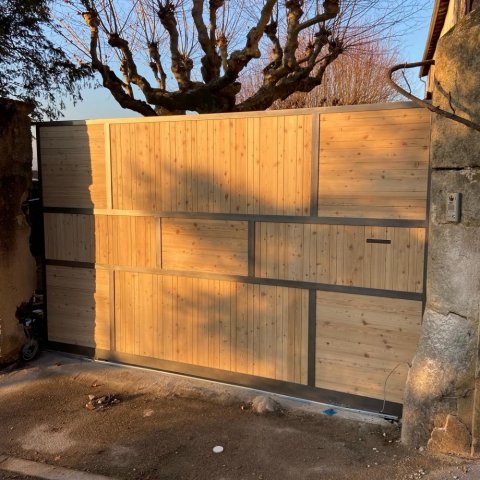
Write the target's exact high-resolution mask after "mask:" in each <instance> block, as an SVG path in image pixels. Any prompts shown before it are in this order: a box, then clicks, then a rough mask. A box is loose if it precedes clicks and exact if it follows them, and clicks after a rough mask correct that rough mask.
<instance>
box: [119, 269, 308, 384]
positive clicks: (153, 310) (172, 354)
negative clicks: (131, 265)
mask: <svg viewBox="0 0 480 480" xmlns="http://www.w3.org/2000/svg"><path fill="white" fill-rule="evenodd" d="M115 288H116V296H115V318H116V323H115V337H116V347H117V350H118V351H119V352H123V353H130V354H135V355H144V356H149V357H154V358H160V359H164V360H172V361H177V362H183V363H189V364H193V365H200V366H204V367H211V368H219V369H222V370H229V371H233V372H239V373H246V374H250V375H257V376H260V377H267V378H273V379H277V380H285V381H290V382H296V383H302V384H305V383H306V382H307V333H308V323H307V316H308V315H307V305H308V292H307V291H306V290H299V289H288V288H284V287H272V286H265V285H250V284H244V283H235V282H224V281H218V280H207V279H197V278H187V277H177V276H162V275H153V274H144V273H131V272H116V273H115Z"/></svg>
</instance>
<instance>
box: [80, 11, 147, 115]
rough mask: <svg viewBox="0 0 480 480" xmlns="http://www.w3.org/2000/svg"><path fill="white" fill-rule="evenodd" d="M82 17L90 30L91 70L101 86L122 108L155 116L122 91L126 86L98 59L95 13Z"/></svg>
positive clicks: (142, 104)
mask: <svg viewBox="0 0 480 480" xmlns="http://www.w3.org/2000/svg"><path fill="white" fill-rule="evenodd" d="M82 16H83V18H84V20H85V22H86V24H87V25H88V27H89V29H90V46H89V52H90V56H91V58H92V68H93V69H94V70H96V71H97V72H99V73H100V75H101V76H102V80H103V85H104V86H105V87H106V88H108V89H109V90H110V92H111V93H112V95H113V97H114V98H115V100H116V101H117V102H118V103H119V104H120V106H122V107H123V108H128V109H130V110H133V111H134V112H137V113H140V114H141V115H143V116H146V117H152V116H155V115H156V113H155V110H154V109H153V108H152V107H150V105H148V103H146V102H143V101H141V100H136V99H134V98H132V97H131V96H130V95H128V94H127V93H126V92H125V91H124V88H125V86H126V85H125V84H124V83H123V82H122V81H121V80H120V79H119V78H118V77H117V76H116V75H115V73H114V72H113V71H112V70H111V69H110V68H109V67H108V66H107V65H104V64H103V63H102V62H101V60H100V59H99V58H98V53H97V50H98V26H99V24H100V22H99V19H98V15H97V14H96V12H95V11H94V10H90V11H87V12H84V13H83V14H82Z"/></svg>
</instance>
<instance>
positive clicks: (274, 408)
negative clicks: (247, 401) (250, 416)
mask: <svg viewBox="0 0 480 480" xmlns="http://www.w3.org/2000/svg"><path fill="white" fill-rule="evenodd" d="M252 410H253V411H254V412H255V413H258V414H265V413H274V412H278V411H279V410H280V405H279V404H278V402H276V401H275V400H274V399H273V398H271V397H267V396H265V395H259V396H258V397H255V398H254V399H253V401H252Z"/></svg>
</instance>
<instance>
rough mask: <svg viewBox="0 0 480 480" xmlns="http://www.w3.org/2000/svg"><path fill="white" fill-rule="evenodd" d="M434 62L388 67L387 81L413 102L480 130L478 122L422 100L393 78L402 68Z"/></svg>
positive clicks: (432, 61)
mask: <svg viewBox="0 0 480 480" xmlns="http://www.w3.org/2000/svg"><path fill="white" fill-rule="evenodd" d="M434 64H435V60H425V61H424V62H415V63H402V64H400V65H394V66H393V67H391V68H389V69H388V72H387V81H388V83H389V84H390V86H391V87H392V88H394V89H395V90H396V91H397V92H399V93H401V94H402V95H403V96H404V97H407V98H409V99H410V100H412V101H413V102H415V103H416V104H417V105H420V106H421V107H424V108H426V109H428V110H430V111H431V112H433V113H436V114H438V115H441V116H442V117H445V118H449V119H450V120H453V121H454V122H458V123H461V124H462V125H465V126H467V127H469V128H472V129H473V130H476V131H477V132H480V125H479V124H478V123H475V122H472V121H471V120H468V119H467V118H463V117H460V116H458V115H456V114H454V113H451V112H447V111H446V110H443V109H441V108H439V107H435V106H434V105H432V104H431V103H429V102H427V101H425V100H421V99H420V98H418V97H416V96H415V95H412V94H411V93H408V92H407V91H406V90H405V89H403V88H402V87H401V86H400V85H398V84H397V83H395V82H394V81H393V79H392V75H393V73H394V72H396V71H397V70H401V69H402V68H415V67H422V66H424V65H434Z"/></svg>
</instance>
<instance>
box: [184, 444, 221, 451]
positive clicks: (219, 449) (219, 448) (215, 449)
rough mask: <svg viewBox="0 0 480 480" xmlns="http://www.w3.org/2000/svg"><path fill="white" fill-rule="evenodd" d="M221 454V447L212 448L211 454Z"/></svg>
mask: <svg viewBox="0 0 480 480" xmlns="http://www.w3.org/2000/svg"><path fill="white" fill-rule="evenodd" d="M222 452H223V447H222V446H221V445H216V446H215V447H213V453H222ZM175 453H176V452H175Z"/></svg>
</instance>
